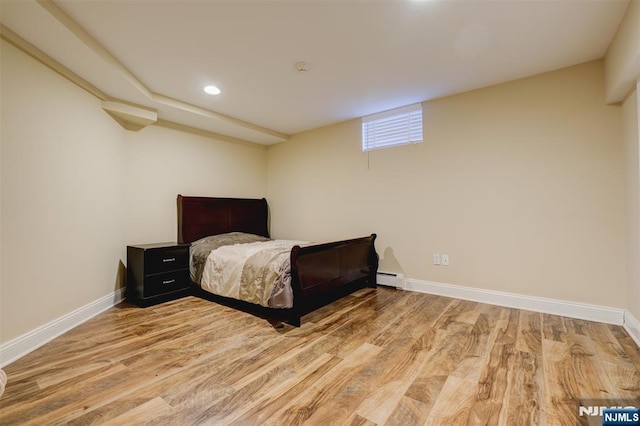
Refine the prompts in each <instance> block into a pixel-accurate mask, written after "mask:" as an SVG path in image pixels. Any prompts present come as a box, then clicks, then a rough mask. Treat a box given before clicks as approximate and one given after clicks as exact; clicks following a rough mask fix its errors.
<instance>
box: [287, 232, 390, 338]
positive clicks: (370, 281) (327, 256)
mask: <svg viewBox="0 0 640 426" xmlns="http://www.w3.org/2000/svg"><path fill="white" fill-rule="evenodd" d="M375 239H376V234H371V235H370V236H368V237H363V238H356V239H352V240H345V241H336V242H331V243H325V244H317V245H312V246H306V247H300V246H295V247H294V248H293V249H292V250H291V286H292V290H293V300H294V308H293V313H292V314H293V315H292V318H291V321H290V322H291V324H292V325H296V326H299V325H300V317H301V316H302V315H304V314H305V313H307V312H308V311H309V310H311V309H313V308H315V307H316V306H315V305H318V304H322V303H323V302H324V301H325V299H327V297H328V296H329V297H330V295H331V294H339V293H340V292H341V291H345V290H346V291H349V290H351V291H352V290H354V289H356V288H359V287H363V286H365V285H368V286H369V287H376V274H377V271H378V255H377V253H376V250H375V246H374V243H375Z"/></svg>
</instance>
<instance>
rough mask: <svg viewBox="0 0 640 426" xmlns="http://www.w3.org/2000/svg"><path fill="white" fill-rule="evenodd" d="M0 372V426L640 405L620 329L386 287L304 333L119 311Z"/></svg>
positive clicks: (214, 309)
mask: <svg viewBox="0 0 640 426" xmlns="http://www.w3.org/2000/svg"><path fill="white" fill-rule="evenodd" d="M5 371H6V372H7V374H8V375H9V383H8V386H7V389H6V393H5V394H4V395H3V396H2V398H0V424H2V425H14V424H15V425H23V424H36V425H44V424H47V425H49V424H70V425H76V424H77V425H80V424H121V425H130V424H144V423H148V424H154V425H163V424H171V425H192V424H211V425H218V424H221V425H222V424H234V425H256V424H259V425H263V424H264V425H295V424H302V423H305V424H312V425H332V424H333V425H383V424H386V425H422V424H427V425H466V424H469V425H544V424H546V425H575V424H576V423H578V424H587V423H586V419H585V418H581V417H578V410H577V404H578V403H579V402H580V401H581V399H583V398H592V399H600V400H607V401H611V402H614V401H619V400H623V401H627V402H628V401H629V400H633V399H634V398H635V401H637V402H640V400H639V399H640V350H639V348H638V347H637V346H636V345H635V343H634V342H633V340H632V339H631V338H630V337H629V335H628V334H627V333H626V331H624V329H623V328H621V327H618V326H611V325H606V324H599V323H594V322H589V321H581V320H574V319H568V318H563V317H558V316H552V315H545V314H539V313H534V312H529V311H522V310H517V309H509V308H501V307H496V306H491V305H484V304H480V303H474V302H468V301H462V300H456V299H449V298H445V297H439V296H431V295H426V294H419V293H412V292H403V291H397V290H392V289H387V288H380V287H379V288H378V289H363V290H360V291H358V292H356V293H354V294H352V295H350V296H347V297H345V298H343V299H341V300H339V301H337V302H334V303H333V304H331V305H328V306H325V307H323V308H321V309H319V310H318V311H315V312H313V313H311V314H308V315H306V316H305V317H303V325H302V327H300V328H299V329H296V328H293V327H291V326H288V325H286V326H281V327H278V326H276V325H274V324H271V323H270V322H268V321H266V320H264V319H261V318H258V317H256V316H253V315H250V314H247V313H244V312H241V311H237V310H233V309H231V308H227V307H224V306H221V305H218V304H216V303H213V302H209V301H205V300H201V299H198V298H195V297H188V298H184V299H181V300H176V301H172V302H168V303H164V304H162V305H157V306H154V307H149V308H145V309H141V308H137V307H134V306H132V305H129V304H127V303H122V304H120V305H118V306H116V307H114V308H111V309H110V310H108V311H107V312H105V313H103V314H100V315H98V316H97V317H95V318H93V319H92V320H90V321H88V322H86V323H85V324H83V325H81V326H79V327H77V328H75V329H73V330H72V331H70V332H68V333H66V334H64V335H63V336H61V337H59V338H57V339H55V340H54V341H52V342H50V343H48V344H47V345H45V346H43V347H42V348H40V349H38V350H36V351H34V352H33V353H31V354H29V355H27V356H25V357H24V358H22V359H20V360H18V361H16V362H14V363H13V364H11V365H9V366H7V367H5Z"/></svg>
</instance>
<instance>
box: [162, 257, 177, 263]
mask: <svg viewBox="0 0 640 426" xmlns="http://www.w3.org/2000/svg"><path fill="white" fill-rule="evenodd" d="M175 261H176V258H175V257H172V258H170V259H162V263H167V262H175Z"/></svg>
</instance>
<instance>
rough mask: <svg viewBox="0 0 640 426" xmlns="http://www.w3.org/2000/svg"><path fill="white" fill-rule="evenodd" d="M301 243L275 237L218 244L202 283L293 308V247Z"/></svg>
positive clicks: (233, 294)
mask: <svg viewBox="0 0 640 426" xmlns="http://www.w3.org/2000/svg"><path fill="white" fill-rule="evenodd" d="M302 244H305V243H304V242H301V241H289V240H273V241H261V242H254V243H247V244H234V245H226V246H223V247H219V248H217V249H215V250H212V251H211V253H210V254H209V256H208V257H207V260H206V262H205V265H204V270H203V272H202V279H201V281H200V285H201V287H202V288H203V289H204V290H207V291H209V292H211V293H214V294H218V295H221V296H225V297H231V298H234V299H239V300H244V301H246V302H250V303H256V304H259V305H262V306H266V307H269V308H290V307H292V306H293V293H292V291H291V265H290V256H291V249H292V248H293V246H295V245H302Z"/></svg>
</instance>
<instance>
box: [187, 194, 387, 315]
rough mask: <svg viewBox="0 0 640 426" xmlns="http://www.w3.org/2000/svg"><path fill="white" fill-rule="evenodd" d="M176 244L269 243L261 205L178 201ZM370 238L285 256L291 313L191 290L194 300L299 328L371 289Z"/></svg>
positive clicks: (372, 261) (257, 202)
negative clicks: (232, 236) (227, 239)
mask: <svg viewBox="0 0 640 426" xmlns="http://www.w3.org/2000/svg"><path fill="white" fill-rule="evenodd" d="M177 202H178V242H179V243H192V242H194V241H197V240H199V239H200V238H204V237H208V236H211V235H220V234H226V233H229V232H245V233H249V234H255V235H260V236H263V237H267V238H269V230H268V206H267V200H266V199H264V198H262V199H246V198H210V197H186V196H182V195H178V200H177ZM375 239H376V235H375V234H372V235H370V236H367V237H362V238H355V239H350V240H344V241H335V242H329V243H322V244H314V245H309V246H304V247H301V246H298V245H296V246H294V247H293V249H292V250H291V259H290V261H291V287H292V291H293V307H292V308H289V309H271V308H263V307H261V306H258V305H252V304H250V303H247V302H242V301H233V300H229V299H227V298H224V297H222V296H216V295H213V294H211V293H208V292H207V291H205V290H203V289H201V288H200V286H199V285H198V283H193V284H194V293H195V294H196V295H197V296H200V297H203V298H206V299H210V300H214V301H218V302H222V303H226V304H230V305H232V306H235V307H239V308H241V309H245V310H249V311H255V312H257V313H260V314H261V315H265V316H267V317H272V318H274V319H279V320H284V321H286V322H288V323H289V324H291V325H294V326H300V319H301V317H302V316H303V315H305V314H306V313H308V312H311V311H312V310H313V309H315V308H317V307H319V306H321V305H323V304H326V303H328V302H330V301H332V300H335V299H337V298H339V297H341V296H343V295H345V294H347V293H350V292H352V291H355V290H357V289H359V288H363V287H365V286H369V287H376V274H377V270H378V255H377V253H376V251H375V247H374V242H375Z"/></svg>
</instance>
